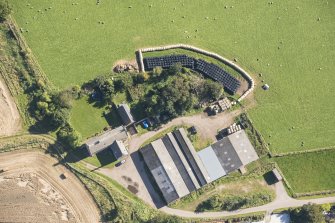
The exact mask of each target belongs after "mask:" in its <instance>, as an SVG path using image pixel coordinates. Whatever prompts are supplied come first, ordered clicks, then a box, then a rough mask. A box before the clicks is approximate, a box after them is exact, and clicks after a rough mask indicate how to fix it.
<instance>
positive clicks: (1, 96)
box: [0, 78, 21, 136]
mask: <svg viewBox="0 0 335 223" xmlns="http://www.w3.org/2000/svg"><path fill="white" fill-rule="evenodd" d="M20 129H21V119H20V113H19V111H18V110H17V107H16V105H15V103H14V101H13V99H12V97H11V94H10V92H9V90H8V88H7V87H6V86H5V84H4V82H3V81H2V80H1V78H0V136H9V135H13V134H14V133H16V132H17V131H19V130H20Z"/></svg>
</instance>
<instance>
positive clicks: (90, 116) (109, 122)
mask: <svg viewBox="0 0 335 223" xmlns="http://www.w3.org/2000/svg"><path fill="white" fill-rule="evenodd" d="M104 111H107V109H106V107H105V106H100V105H99V103H93V104H92V103H89V101H88V97H87V96H84V97H82V98H81V99H79V100H76V101H74V103H73V108H72V111H71V118H70V122H71V124H72V125H73V127H74V128H75V129H76V130H77V131H78V132H80V134H81V135H82V137H83V139H86V138H88V137H90V136H93V135H94V134H96V133H99V132H102V131H103V129H104V128H105V127H108V126H112V127H117V126H119V125H121V121H120V117H119V115H118V114H117V112H116V111H114V110H112V112H107V115H106V116H104Z"/></svg>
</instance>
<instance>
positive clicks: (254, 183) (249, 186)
mask: <svg viewBox="0 0 335 223" xmlns="http://www.w3.org/2000/svg"><path fill="white" fill-rule="evenodd" d="M258 193H261V194H264V195H267V194H268V195H271V197H272V199H274V197H275V193H274V189H273V187H270V186H269V185H267V184H266V182H265V181H264V179H263V178H262V177H259V178H255V179H248V180H246V179H243V180H236V181H233V182H224V183H220V184H217V185H216V186H215V188H211V189H209V190H207V191H205V192H203V193H202V194H200V195H199V196H198V197H196V199H194V198H193V197H192V196H191V195H188V196H186V197H184V198H182V199H181V200H178V201H176V202H175V203H174V204H172V205H170V206H171V207H172V208H177V209H183V210H188V211H195V210H196V208H197V206H198V205H199V204H201V203H202V202H204V201H206V200H207V199H209V198H210V197H212V196H214V195H220V196H221V197H225V196H246V195H251V194H252V195H255V194H258ZM222 200H224V199H222ZM255 206H257V205H255ZM212 211H214V210H212ZM217 211H218V210H217Z"/></svg>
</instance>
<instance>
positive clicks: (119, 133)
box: [85, 126, 128, 156]
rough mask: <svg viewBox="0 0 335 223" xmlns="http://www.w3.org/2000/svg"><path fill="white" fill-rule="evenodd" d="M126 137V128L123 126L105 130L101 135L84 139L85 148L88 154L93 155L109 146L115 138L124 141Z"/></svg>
mask: <svg viewBox="0 0 335 223" xmlns="http://www.w3.org/2000/svg"><path fill="white" fill-rule="evenodd" d="M127 138H128V134H127V130H126V129H125V128H124V127H123V126H119V127H117V128H115V129H112V130H109V131H106V132H105V133H103V134H102V135H99V136H95V137H92V138H90V139H88V140H87V141H86V143H85V144H86V148H87V150H88V152H89V153H90V155H91V156H92V155H94V154H96V153H98V152H100V151H102V150H104V149H106V148H107V147H109V146H111V145H112V144H113V143H114V142H115V140H119V141H125V140H126V139H127Z"/></svg>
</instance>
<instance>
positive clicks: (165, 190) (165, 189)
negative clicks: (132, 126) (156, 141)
mask: <svg viewBox="0 0 335 223" xmlns="http://www.w3.org/2000/svg"><path fill="white" fill-rule="evenodd" d="M140 152H141V153H142V155H143V159H144V162H145V163H146V165H147V167H148V168H149V170H150V172H151V174H152V176H153V177H154V179H155V182H156V184H157V185H158V187H159V189H160V191H161V193H162V195H163V198H164V200H165V201H166V203H171V202H172V201H174V200H176V199H178V198H179V196H178V194H177V191H176V190H175V188H174V186H173V183H172V181H171V179H170V178H169V176H168V175H167V173H166V171H165V169H164V167H163V165H162V163H161V161H160V160H159V158H158V156H157V153H156V152H155V150H154V148H153V147H152V144H149V145H146V146H144V147H143V148H142V149H141V150H140Z"/></svg>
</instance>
